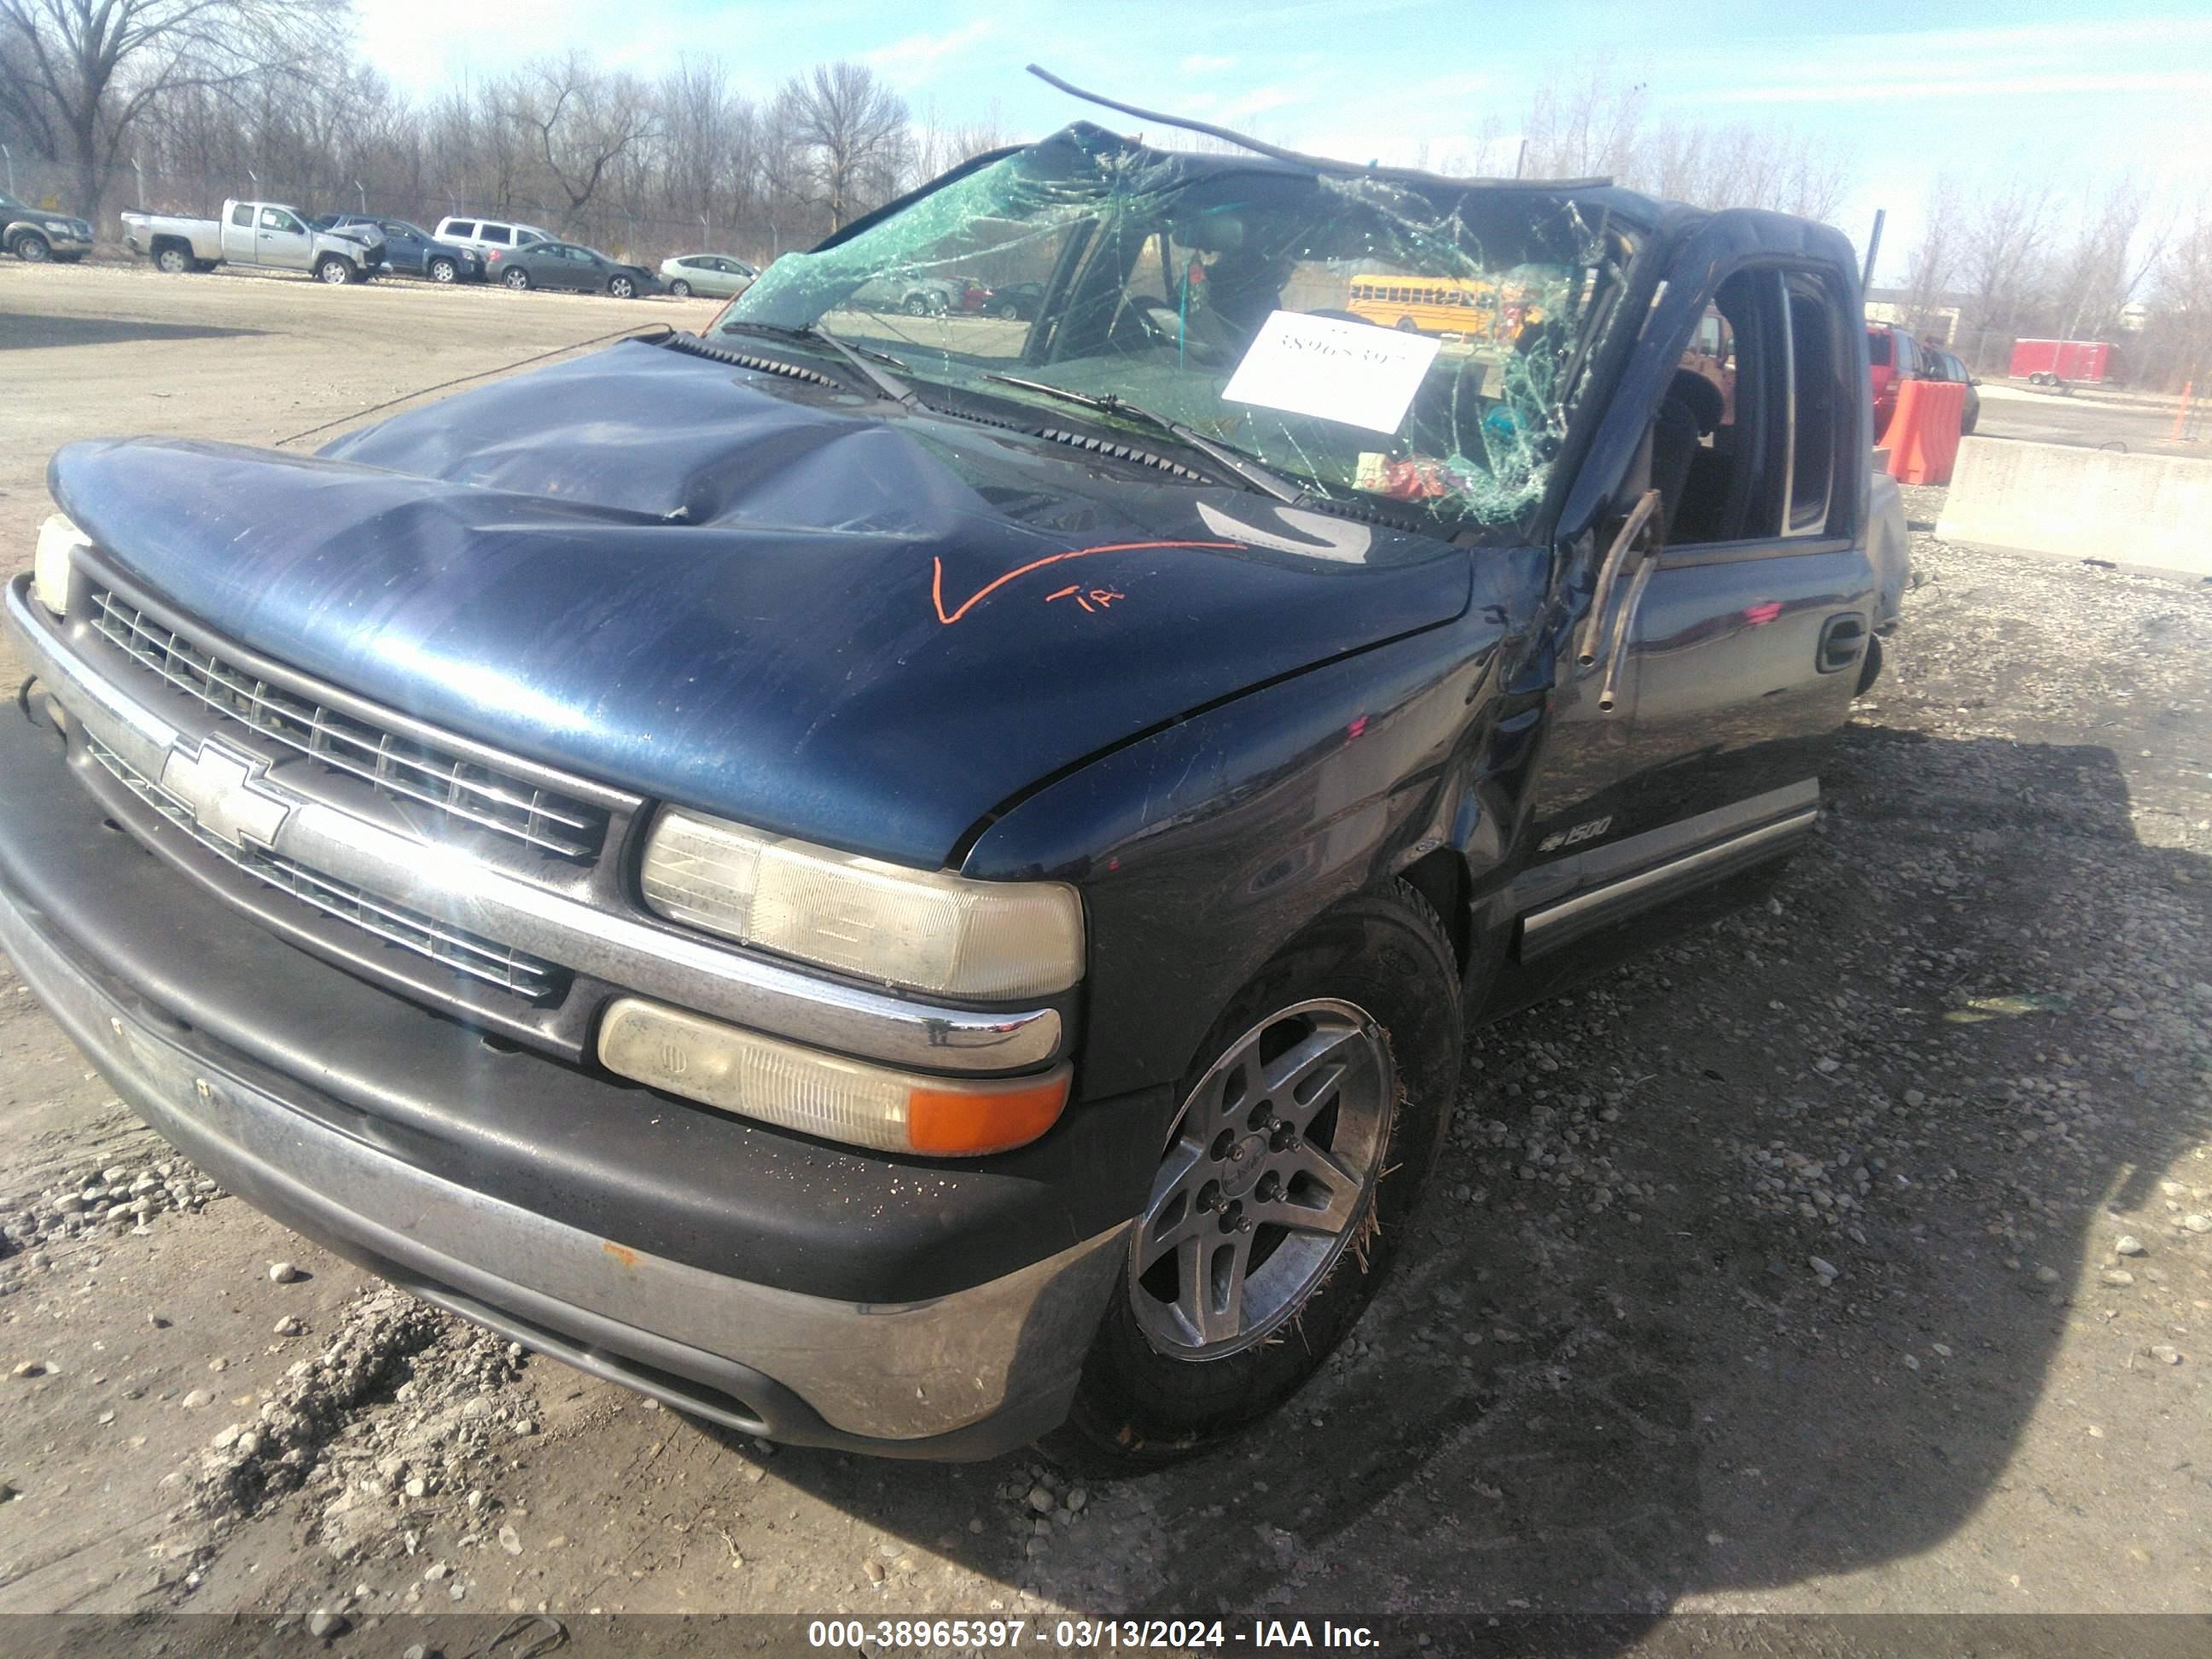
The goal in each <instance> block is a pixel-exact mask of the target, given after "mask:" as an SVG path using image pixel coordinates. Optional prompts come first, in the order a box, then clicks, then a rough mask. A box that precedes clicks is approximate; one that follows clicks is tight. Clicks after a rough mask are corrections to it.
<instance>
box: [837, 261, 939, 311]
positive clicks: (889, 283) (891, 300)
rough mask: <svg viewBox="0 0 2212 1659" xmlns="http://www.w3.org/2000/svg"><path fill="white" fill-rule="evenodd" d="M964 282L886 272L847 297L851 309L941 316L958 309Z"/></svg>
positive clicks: (910, 272) (906, 271)
mask: <svg viewBox="0 0 2212 1659" xmlns="http://www.w3.org/2000/svg"><path fill="white" fill-rule="evenodd" d="M963 286H964V285H963V284H962V283H956V282H953V281H951V280H950V279H948V278H945V277H943V276H923V275H921V273H920V272H919V271H912V270H899V271H888V272H885V273H884V275H882V276H874V277H872V278H870V279H869V280H868V281H866V282H865V283H861V284H860V286H859V287H858V288H856V289H854V290H853V291H852V292H851V293H850V294H849V295H847V296H846V300H845V303H846V305H847V306H848V307H850V308H851V309H853V310H854V311H878V312H882V311H903V312H904V313H907V315H908V316H909V317H943V316H946V315H948V314H950V313H952V312H955V311H957V310H959V309H960V295H961V290H962V289H963Z"/></svg>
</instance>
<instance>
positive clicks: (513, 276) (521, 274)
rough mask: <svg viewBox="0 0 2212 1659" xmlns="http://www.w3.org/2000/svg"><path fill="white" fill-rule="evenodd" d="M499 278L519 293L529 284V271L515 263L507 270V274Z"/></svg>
mask: <svg viewBox="0 0 2212 1659" xmlns="http://www.w3.org/2000/svg"><path fill="white" fill-rule="evenodd" d="M499 280H500V281H501V282H502V283H506V284H507V286H508V287H509V288H511V289H513V290H514V291H515V292H516V293H517V294H520V293H521V292H522V290H523V289H526V288H528V287H529V286H530V273H529V272H528V271H526V270H524V269H523V268H522V267H521V266H520V265H516V266H514V267H513V268H512V269H511V270H508V271H507V275H506V276H502V277H501V278H500V279H499Z"/></svg>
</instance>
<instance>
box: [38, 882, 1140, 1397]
mask: <svg viewBox="0 0 2212 1659" xmlns="http://www.w3.org/2000/svg"><path fill="white" fill-rule="evenodd" d="M0 945H4V946H5V947H6V950H7V952H8V954H9V956H10V957H13V958H14V959H15V963H16V965H17V967H18V968H19V969H20V970H21V973H22V975H23V978H24V980H25V981H26V982H27V983H28V984H29V985H30V987H31V988H32V990H33V992H34V993H36V994H37V995H38V997H39V1000H40V1002H41V1003H42V1004H44V1005H45V1006H46V1008H47V1009H48V1010H49V1012H52V1014H53V1015H54V1016H55V1017H56V1018H58V1020H60V1021H61V1023H62V1024H63V1025H64V1027H65V1028H66V1029H67V1030H68V1031H69V1033H70V1036H72V1037H73V1038H74V1039H75V1040H76V1042H77V1043H78V1045H79V1046H80V1047H82V1048H83V1049H84V1050H85V1051H86V1052H87V1054H89V1055H90V1056H91V1057H92V1058H93V1060H94V1061H95V1062H97V1063H98V1064H99V1065H100V1069H101V1071H102V1072H103V1073H105V1074H106V1076H107V1078H108V1079H109V1080H110V1081H111V1082H112V1083H113V1084H114V1085H115V1086H116V1088H117V1089H118V1091H119V1092H121V1093H122V1094H123V1095H124V1097H125V1099H126V1100H127V1101H129V1103H131V1107H132V1108H133V1109H135V1110H136V1111H137V1112H138V1113H139V1115H141V1116H143V1117H144V1118H145V1119H146V1120H147V1121H148V1122H149V1123H150V1124H152V1125H153V1127H155V1129H157V1130H159V1131H160V1132H161V1133H162V1135H163V1136H165V1137H166V1138H167V1139H170V1140H172V1141H173V1142H174V1143H175V1144H176V1145H177V1146H179V1147H180V1148H181V1149H182V1150H183V1151H184V1152H185V1153H187V1154H188V1155H189V1156H190V1157H191V1158H192V1159H193V1160H194V1161H195V1162H197V1163H198V1164H200V1165H201V1166H202V1167H203V1168H204V1169H205V1170H207V1171H208V1172H209V1173H210V1175H211V1176H214V1177H215V1178H216V1180H218V1181H221V1182H223V1183H224V1184H225V1185H226V1186H228V1187H230V1188H232V1189H233V1190H234V1191H236V1192H238V1193H239V1194H241V1195H242V1196H244V1197H246V1199H247V1200H249V1201H251V1202H254V1203H256V1204H257V1205H258V1206H263V1207H266V1208H269V1209H270V1210H272V1211H274V1212H276V1213H277V1215H278V1216H279V1218H284V1219H288V1220H289V1219H290V1218H294V1217H296V1218H299V1225H301V1226H303V1227H304V1228H306V1229H307V1231H313V1232H319V1233H320V1234H322V1235H324V1236H325V1237H328V1238H329V1239H331V1241H332V1242H333V1243H336V1244H337V1245H338V1246H339V1247H340V1248H345V1247H348V1246H350V1247H353V1248H356V1249H361V1250H363V1251H366V1252H368V1253H369V1254H370V1255H374V1256H376V1257H379V1258H381V1259H383V1260H386V1261H390V1262H392V1263H393V1264H395V1265H396V1266H397V1267H399V1268H400V1269H402V1270H403V1271H404V1273H408V1274H419V1275H421V1276H422V1278H424V1279H428V1280H430V1281H432V1282H434V1283H435V1284H436V1285H443V1286H447V1287H449V1288H450V1289H451V1290H452V1291H454V1292H457V1293H458V1295H457V1297H447V1298H440V1297H436V1296H435V1295H434V1296H433V1297H432V1299H433V1300H440V1299H443V1300H445V1301H447V1304H448V1305H453V1306H455V1307H456V1308H457V1310H459V1311H462V1312H464V1313H465V1312H467V1311H468V1310H469V1304H471V1303H481V1304H482V1305H483V1307H485V1308H486V1309H488V1310H492V1311H493V1312H494V1313H497V1312H500V1311H505V1312H507V1313H509V1314H511V1315H512V1316H514V1317H516V1318H518V1319H520V1320H523V1321H526V1322H529V1323H530V1324H532V1325H534V1326H538V1327H541V1328H544V1329H547V1330H550V1331H552V1332H555V1333H572V1334H574V1338H575V1340H577V1341H579V1342H580V1344H581V1345H582V1347H583V1348H584V1349H585V1350H592V1349H600V1350H610V1351H613V1352H622V1351H623V1350H624V1349H627V1350H628V1351H629V1352H631V1353H634V1354H635V1355H636V1356H638V1357H639V1358H640V1359H641V1361H642V1363H644V1364H647V1365H648V1366H652V1365H655V1364H665V1363H666V1356H667V1355H668V1353H669V1352H670V1345H671V1344H673V1345H680V1346H681V1347H682V1348H684V1349H685V1350H689V1351H690V1352H693V1353H695V1354H696V1355H698V1356H700V1357H702V1358H704V1357H708V1356H714V1357H720V1358H726V1359H727V1360H728V1361H729V1362H730V1363H731V1364H732V1365H733V1366H736V1367H740V1368H743V1369H744V1370H750V1371H753V1372H757V1374H758V1375H759V1376H764V1377H766V1378H768V1379H769V1381H770V1382H772V1383H775V1384H777V1385H778V1386H780V1387H781V1388H783V1389H788V1390H789V1391H790V1392H791V1393H792V1394H793V1395H797V1396H798V1397H799V1399H800V1400H801V1401H804V1402H805V1405H806V1406H807V1407H810V1408H811V1410H812V1411H813V1412H814V1413H816V1414H817V1415H818V1416H819V1417H820V1418H821V1419H822V1420H823V1422H825V1423H827V1424H828V1425H830V1427H831V1428H832V1429H835V1430H836V1431H841V1432H842V1433H845V1434H848V1435H854V1436H860V1437H866V1438H868V1439H872V1440H890V1441H898V1440H919V1439H923V1438H926V1437H931V1436H935V1435H941V1434H948V1433H951V1432H952V1431H957V1430H959V1429H963V1428H965V1427H967V1426H968V1425H971V1424H975V1423H978V1422H981V1421H982V1420H983V1419H987V1418H990V1417H993V1416H994V1415H996V1414H998V1413H1001V1412H1016V1411H1023V1410H1033V1409H1034V1408H1035V1407H1036V1405H1037V1404H1038V1402H1039V1401H1045V1402H1048V1403H1049V1401H1051V1400H1052V1399H1053V1398H1054V1397H1055V1395H1059V1396H1064V1395H1065V1393H1066V1390H1068V1389H1071V1388H1072V1387H1073V1382H1074V1378H1075V1374H1076V1370H1077V1369H1078V1368H1079V1366H1080V1364H1081V1363H1082V1357H1083V1355H1084V1354H1085V1352H1086V1351H1087V1350H1088V1348H1089V1346H1090V1341H1091V1334H1092V1331H1093V1329H1094V1328H1095V1327H1096V1326H1097V1322H1098V1317H1099V1315H1100V1312H1101V1310H1103V1308H1104V1306H1105V1303H1106V1296H1107V1292H1108V1290H1109V1285H1111V1283H1112V1281H1113V1279H1114V1277H1115V1273H1117V1272H1118V1271H1119V1268H1120V1261H1121V1258H1120V1255H1119V1254H1118V1252H1117V1250H1116V1248H1115V1247H1116V1246H1118V1245H1119V1244H1120V1243H1121V1240H1122V1238H1123V1237H1124V1235H1125V1234H1126V1232H1127V1227H1126V1226H1115V1227H1111V1228H1109V1229H1107V1230H1106V1231H1103V1232H1102V1233H1099V1234H1097V1236H1096V1237H1091V1238H1088V1239H1085V1240H1083V1241H1081V1242H1080V1243H1075V1244H1073V1245H1070V1246H1068V1247H1067V1248H1066V1249H1062V1250H1060V1251H1059V1252H1058V1253H1056V1254H1055V1255H1051V1256H1048V1257H1047V1258H1046V1259H1045V1260H1043V1261H1038V1262H1036V1263H1034V1264H1032V1265H1031V1266H1030V1267H1024V1268H1022V1269H1020V1270H1018V1272H1015V1273H1009V1274H1007V1275H1006V1277H1005V1278H1002V1279H993V1280H991V1281H990V1282H988V1283H987V1284H983V1285H977V1286H975V1288H974V1289H972V1290H967V1291H958V1292H956V1293H954V1294H952V1295H951V1296H945V1297H937V1298H935V1299H933V1300H931V1301H927V1302H910V1303H896V1304H880V1303H878V1304H871V1303H849V1302H840V1301H833V1300H831V1299H829V1298H827V1297H814V1296H805V1295H802V1294H799V1293H798V1292H796V1291H782V1290H777V1289H775V1288H774V1287H772V1286H769V1285H756V1284H751V1283H749V1282H747V1281H745V1280H744V1279H734V1278H732V1277H729V1276H727V1275H726V1274H722V1273H710V1272H708V1271H707V1270H706V1269H704V1268H701V1267H692V1266H690V1265H689V1264H687V1263H684V1262H679V1261H671V1260H669V1259H667V1258H666V1257H663V1256H657V1255H648V1254H647V1253H646V1252H644V1251H641V1250H637V1249H631V1248H629V1246H626V1245H624V1244H623V1243H621V1241H619V1240H617V1239H611V1238H602V1237H596V1236H594V1235H592V1234H590V1233H586V1232H584V1231H580V1230H579V1229H577V1228H574V1227H571V1226H568V1225H566V1224H564V1223H562V1222H558V1221H555V1220H553V1219H551V1218H549V1217H546V1216H543V1215H539V1214H538V1213H537V1212H534V1211H531V1210H526V1209H523V1208H521V1207H520V1206H515V1205H513V1204H509V1203H507V1202H505V1201H504V1200H499V1199H495V1198H490V1197H488V1196H487V1195H485V1194H483V1193H479V1192H477V1191H475V1190H474V1189H472V1188H467V1187H464V1186H461V1185H459V1184H458V1183H457V1182H452V1181H448V1180H447V1179H445V1178H444V1177H443V1176H437V1175H434V1174H432V1173H430V1172H429V1171H428V1170H421V1169H417V1168H416V1167H415V1166H414V1165H412V1164H404V1163H402V1162H401V1161H399V1160H398V1159H397V1158H392V1157H391V1156H390V1155H389V1154H387V1153H385V1152H380V1151H379V1150H377V1149H376V1148H375V1147H374V1146H370V1145H368V1144H367V1143H366V1142H363V1141H361V1140H356V1139H353V1138H351V1137H350V1136H348V1135H345V1134H342V1133H338V1132H337V1131H336V1130H334V1129H331V1128H329V1127H325V1125H323V1124H322V1123H320V1122H319V1121H316V1120H314V1119H313V1118H311V1117H309V1116H307V1115H305V1114H304V1113H302V1112H300V1111H295V1110H294V1109H291V1108H290V1107H289V1106H288V1105H287V1104H286V1103H285V1102H284V1100H283V1098H282V1097H280V1096H278V1095H276V1094H275V1093H272V1092H270V1090H269V1089H268V1088H266V1087H264V1086H262V1085H261V1084H260V1083H258V1082H252V1081H248V1080H246V1079H244V1078H242V1077H240V1076H239V1075H237V1074H236V1073H234V1072H233V1071H231V1070H229V1069H228V1062H227V1061H223V1060H216V1059H214V1058H211V1057H210V1056H209V1055H208V1054H200V1053H196V1052H194V1051H193V1048H192V1047H191V1045H192V1044H193V1043H195V1042H198V1041H200V1039H198V1038H197V1037H196V1036H195V1035H194V1034H191V1033H189V1032H185V1033H179V1034H176V1035H171V1034H168V1033H166V1032H163V1031H161V1030H159V1029H158V1028H157V1024H156V1023H155V1022H156V1021H158V1019H159V1016H158V1014H155V1016H154V1017H153V1018H152V1019H149V1018H147V1017H146V1016H145V1015H143V1014H142V1013H141V1012H140V1011H139V1010H137V1009H136V1008H132V1007H127V1006H125V1004H123V1003H122V1002H119V1001H118V1000H115V999H114V998H113V997H112V996H111V995H109V994H106V992H105V991H104V990H103V989H101V988H100V986H99V985H97V984H96V983H95V982H94V981H93V979H92V978H91V977H89V976H88V975H87V973H86V972H85V971H84V970H83V969H80V968H79V967H77V966H76V964H75V963H72V962H71V961H70V959H69V958H68V957H66V956H65V955H64V953H63V951H61V949H60V948H59V947H58V944H57V943H56V941H54V940H52V939H49V938H47V937H46V935H45V934H44V933H42V932H41V931H40V928H39V927H37V926H36V925H34V924H33V922H32V921H31V920H30V919H29V918H28V917H27V916H26V915H23V914H22V913H21V911H20V910H19V909H18V908H17V907H16V906H15V903H14V902H12V900H11V899H10V898H9V896H8V895H6V894H5V893H4V892H0ZM403 1282H404V1281H403ZM625 1333H626V1334H625ZM556 1352H558V1351H557V1350H556ZM614 1374H615V1375H616V1376H617V1378H618V1380H620V1377H621V1374H620V1372H619V1371H617V1372H616V1373H614ZM735 1387H736V1388H737V1389H738V1390H740V1391H741V1390H742V1389H743V1388H744V1384H743V1383H742V1382H739V1383H737V1384H735ZM739 1397H742V1395H741V1394H740V1396H739ZM1061 1403H1062V1405H1063V1407H1064V1403H1065V1401H1064V1397H1063V1398H1062V1401H1061Z"/></svg>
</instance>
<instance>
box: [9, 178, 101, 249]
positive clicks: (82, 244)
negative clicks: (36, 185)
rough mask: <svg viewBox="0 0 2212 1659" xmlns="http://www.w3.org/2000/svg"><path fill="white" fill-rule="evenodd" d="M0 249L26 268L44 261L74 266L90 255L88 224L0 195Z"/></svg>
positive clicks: (54, 211) (89, 226) (89, 227)
mask: <svg viewBox="0 0 2212 1659" xmlns="http://www.w3.org/2000/svg"><path fill="white" fill-rule="evenodd" d="M0 247H4V248H6V249H7V250H8V252H10V253H12V254H14V255H15V257H16V258H18V259H21V260H22V261H23V262H24V263H25V264H33V265H35V264H40V263H41V262H42V261H44V260H47V259H58V260H61V261H64V263H74V262H75V261H76V260H78V259H82V258H84V256H85V255H86V254H88V253H89V252H92V226H91V224H90V222H88V221H86V220H83V219H79V218H75V217H73V216H70V215H69V214H66V213H62V212H59V211H56V210H49V209H46V208H34V207H33V206H32V205H31V204H29V203H27V202H19V201H17V200H16V199H15V197H12V196H10V195H9V194H8V192H7V191H0Z"/></svg>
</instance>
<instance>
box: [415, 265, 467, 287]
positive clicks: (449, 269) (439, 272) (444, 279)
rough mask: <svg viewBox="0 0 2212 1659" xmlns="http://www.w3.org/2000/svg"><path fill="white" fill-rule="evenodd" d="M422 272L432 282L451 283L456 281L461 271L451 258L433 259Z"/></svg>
mask: <svg viewBox="0 0 2212 1659" xmlns="http://www.w3.org/2000/svg"><path fill="white" fill-rule="evenodd" d="M422 274H423V275H424V276H428V278H429V279H430V280H431V281H432V282H434V283H452V282H455V281H458V280H459V277H460V274H461V273H460V269H459V266H457V265H455V264H453V261H452V260H451V259H433V260H431V261H430V263H429V264H428V267H427V268H426V269H425V270H424V271H423V273H422Z"/></svg>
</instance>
